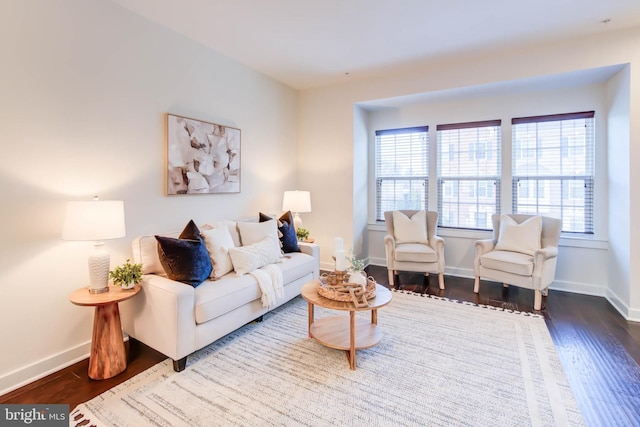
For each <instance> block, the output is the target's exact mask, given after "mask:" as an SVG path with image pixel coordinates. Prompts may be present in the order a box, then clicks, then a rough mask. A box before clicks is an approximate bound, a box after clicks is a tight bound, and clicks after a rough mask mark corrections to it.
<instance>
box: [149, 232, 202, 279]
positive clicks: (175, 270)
mask: <svg viewBox="0 0 640 427" xmlns="http://www.w3.org/2000/svg"><path fill="white" fill-rule="evenodd" d="M156 240H157V241H158V255H159V258H160V263H161V264H162V267H163V268H164V271H165V273H166V274H167V277H169V278H170V279H171V280H176V281H178V282H182V283H186V284H188V285H191V286H193V287H196V286H198V285H199V284H200V283H202V282H203V281H204V280H206V279H207V278H208V277H209V275H210V274H211V270H212V265H211V258H209V253H208V252H207V248H206V246H205V244H204V240H203V239H202V237H201V236H200V230H199V229H198V227H197V226H196V225H195V223H194V222H193V220H192V221H189V223H188V224H187V226H186V227H185V229H184V230H183V231H182V233H180V235H179V236H178V238H177V239H174V238H172V237H164V236H156Z"/></svg>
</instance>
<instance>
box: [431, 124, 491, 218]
mask: <svg viewBox="0 0 640 427" xmlns="http://www.w3.org/2000/svg"><path fill="white" fill-rule="evenodd" d="M500 124H501V121H500V120H489V121H482V122H468V123H455V124H443V125H438V126H437V128H436V129H437V131H438V212H439V213H440V215H439V217H438V225H439V226H441V227H453V228H472V229H483V230H489V229H491V228H492V227H493V225H492V224H491V215H492V214H494V213H498V212H499V211H500V173H501V170H500V145H501V132H500Z"/></svg>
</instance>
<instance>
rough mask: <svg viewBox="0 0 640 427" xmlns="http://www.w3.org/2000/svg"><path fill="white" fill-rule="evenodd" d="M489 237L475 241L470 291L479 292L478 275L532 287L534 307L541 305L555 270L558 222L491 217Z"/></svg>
mask: <svg viewBox="0 0 640 427" xmlns="http://www.w3.org/2000/svg"><path fill="white" fill-rule="evenodd" d="M491 219H492V222H493V239H488V240H478V241H477V242H476V256H475V260H474V270H475V276H476V278H475V283H474V287H473V291H474V292H475V293H479V292H480V278H481V277H482V278H485V279H489V280H495V281H498V282H502V283H503V284H504V286H505V287H507V286H509V285H515V286H520V287H523V288H528V289H533V291H534V304H533V308H534V309H535V310H540V309H541V308H542V295H543V294H544V295H545V296H546V295H547V291H548V288H549V285H551V283H552V282H553V280H554V277H555V273H556V260H557V256H558V241H559V240H560V230H561V228H562V221H561V220H559V219H556V218H550V217H545V216H534V215H519V214H509V215H507V214H502V215H499V214H495V215H493V216H492V218H491Z"/></svg>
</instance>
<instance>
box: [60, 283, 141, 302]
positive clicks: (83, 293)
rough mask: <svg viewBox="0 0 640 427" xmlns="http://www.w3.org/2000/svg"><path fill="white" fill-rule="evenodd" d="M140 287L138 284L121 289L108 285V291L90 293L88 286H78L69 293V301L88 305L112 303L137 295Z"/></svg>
mask: <svg viewBox="0 0 640 427" xmlns="http://www.w3.org/2000/svg"><path fill="white" fill-rule="evenodd" d="M140 289H141V288H140V285H135V286H134V287H133V289H122V288H121V287H120V286H114V285H109V292H103V293H101V294H92V293H90V292H89V289H88V288H80V289H76V290H75V291H73V293H72V294H71V295H69V301H71V302H72V303H74V304H76V305H89V306H97V305H107V304H114V303H118V302H120V301H125V300H128V299H129V298H133V297H134V296H136V295H138V293H139V292H140Z"/></svg>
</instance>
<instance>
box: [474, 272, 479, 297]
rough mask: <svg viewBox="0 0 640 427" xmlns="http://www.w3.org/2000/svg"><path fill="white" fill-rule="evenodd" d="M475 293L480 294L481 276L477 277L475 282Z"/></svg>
mask: <svg viewBox="0 0 640 427" xmlns="http://www.w3.org/2000/svg"><path fill="white" fill-rule="evenodd" d="M473 292H474V293H476V294H477V293H480V276H476V280H475V282H473Z"/></svg>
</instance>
